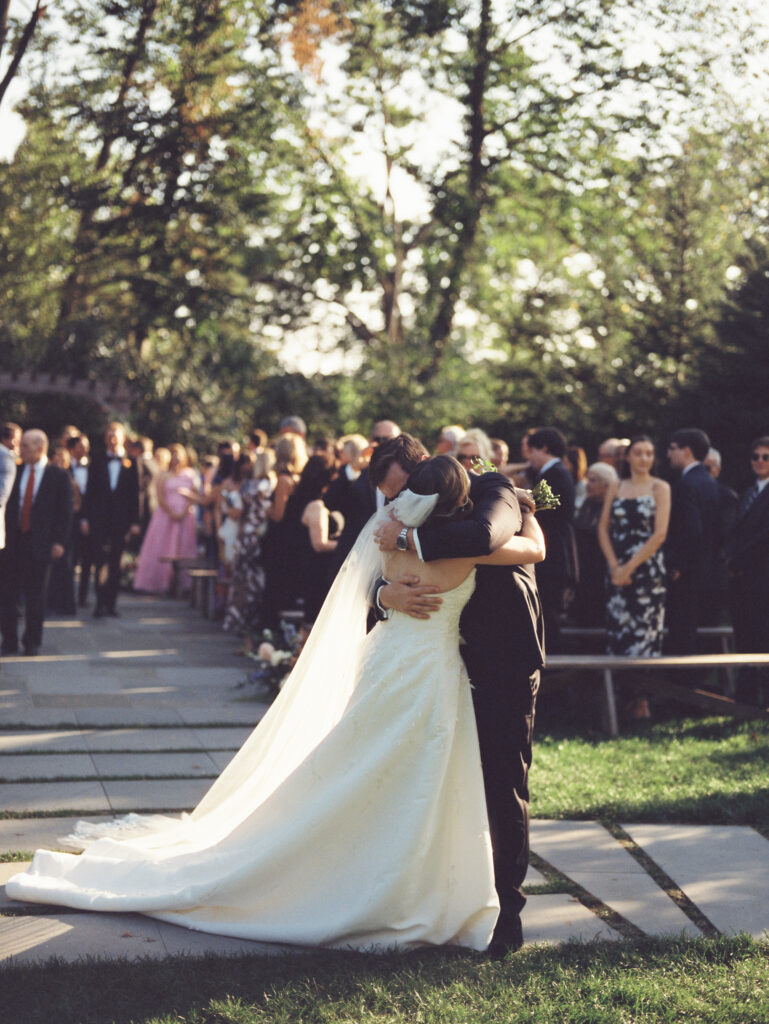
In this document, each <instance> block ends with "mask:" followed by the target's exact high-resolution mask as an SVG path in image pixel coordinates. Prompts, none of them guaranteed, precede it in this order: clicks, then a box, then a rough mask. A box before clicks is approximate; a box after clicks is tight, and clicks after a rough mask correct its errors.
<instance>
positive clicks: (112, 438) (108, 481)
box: [80, 422, 139, 619]
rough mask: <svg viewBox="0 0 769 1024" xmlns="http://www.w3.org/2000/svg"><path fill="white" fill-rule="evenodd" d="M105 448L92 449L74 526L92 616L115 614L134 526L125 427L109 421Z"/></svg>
mask: <svg viewBox="0 0 769 1024" xmlns="http://www.w3.org/2000/svg"><path fill="white" fill-rule="evenodd" d="M104 444H105V449H106V450H105V451H104V452H103V453H101V454H98V455H95V456H94V457H93V459H92V460H91V464H90V466H89V470H88V486H87V488H86V492H85V495H84V496H83V504H82V507H81V509H80V530H81V533H82V534H83V536H86V537H88V539H89V542H90V545H91V559H92V562H93V567H94V574H95V579H96V608H95V609H94V613H93V614H94V618H97V619H98V618H101V617H102V616H104V615H112V616H117V614H118V611H117V598H118V593H119V590H120V571H121V561H122V557H123V548H124V546H125V541H126V535H127V534H129V533H131V534H134V535H135V534H137V533H138V532H139V480H138V477H137V474H136V464H135V463H134V461H133V459H131V458H129V456H128V454H127V452H126V450H125V429H124V427H123V426H122V424H120V423H117V422H113V423H110V424H109V425H108V426H107V429H106V431H105V434H104Z"/></svg>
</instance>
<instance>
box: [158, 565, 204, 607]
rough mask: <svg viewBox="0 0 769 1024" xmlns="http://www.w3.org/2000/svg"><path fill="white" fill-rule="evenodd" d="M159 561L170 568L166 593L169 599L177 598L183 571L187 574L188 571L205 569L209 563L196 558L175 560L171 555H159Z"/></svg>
mask: <svg viewBox="0 0 769 1024" xmlns="http://www.w3.org/2000/svg"><path fill="white" fill-rule="evenodd" d="M160 561H161V562H165V563H166V565H170V566H171V587H170V589H169V591H168V593H169V595H170V596H171V597H179V580H180V574H181V573H182V572H183V571H185V570H186V571H187V572H189V570H190V569H205V568H209V566H210V563H208V562H207V561H205V560H203V559H201V558H199V557H197V556H196V557H195V558H177V557H175V556H173V555H161V556H160Z"/></svg>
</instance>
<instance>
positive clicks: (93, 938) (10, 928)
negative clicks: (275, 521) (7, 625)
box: [0, 595, 769, 961]
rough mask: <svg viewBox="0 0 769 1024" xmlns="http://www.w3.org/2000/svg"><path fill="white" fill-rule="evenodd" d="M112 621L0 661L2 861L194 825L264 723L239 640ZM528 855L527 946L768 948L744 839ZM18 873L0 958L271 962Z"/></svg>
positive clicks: (138, 620) (184, 621) (53, 624)
mask: <svg viewBox="0 0 769 1024" xmlns="http://www.w3.org/2000/svg"><path fill="white" fill-rule="evenodd" d="M121 613H122V614H121V618H120V619H107V620H105V619H100V620H97V621H94V620H92V619H90V618H87V617H82V618H81V617H77V618H73V619H63V618H58V619H54V620H52V621H50V622H49V623H47V624H46V631H45V639H44V646H43V649H42V655H41V656H40V657H38V658H35V659H30V658H24V657H14V658H3V659H2V660H0V809H2V810H4V811H9V812H13V813H14V814H15V815H18V817H12V818H6V819H4V820H0V855H2V856H4V857H5V859H6V860H7V859H8V855H10V854H15V855H17V856H19V855H21V857H22V858H24V857H25V856H26V855H28V854H29V853H30V852H31V851H33V850H34V849H36V848H37V847H40V846H43V847H49V848H57V847H60V845H61V837H62V836H65V835H66V834H67V833H68V832H70V831H71V830H72V828H73V826H74V824H75V822H76V820H78V819H79V818H83V817H85V818H89V819H91V820H96V819H97V818H98V817H100V816H101V817H103V816H104V815H113V814H122V813H125V812H127V811H148V810H149V811H152V810H163V811H171V812H177V811H182V810H189V809H190V808H192V807H193V806H194V805H195V804H196V803H197V801H198V800H199V799H200V798H201V796H202V795H203V794H204V793H205V792H206V790H207V788H208V787H209V786H210V784H211V781H212V779H214V778H215V777H216V776H217V774H218V773H219V772H220V771H221V770H222V769H223V768H224V767H225V766H226V764H227V763H228V762H229V760H230V759H231V758H232V757H233V755H234V753H235V751H236V750H238V748H239V747H240V745H241V744H242V742H243V740H244V739H245V738H246V736H248V734H249V733H250V731H251V729H252V728H253V726H254V725H255V724H256V722H258V720H259V718H260V717H261V715H262V714H263V713H264V710H265V708H264V705H262V704H259V703H258V702H256V701H255V700H254V699H253V696H252V695H251V694H249V692H248V689H247V688H243V687H239V686H238V684H239V683H240V682H241V681H242V680H243V678H244V676H245V673H246V669H247V662H245V661H244V660H243V659H242V658H241V657H239V656H238V655H237V654H236V652H235V647H236V644H235V642H234V641H233V639H232V638H231V637H229V636H227V635H226V634H224V633H223V632H222V631H221V629H220V628H219V627H218V626H214V625H212V624H211V623H209V622H206V621H205V620H203V619H202V618H201V617H200V615H199V613H198V612H196V611H194V610H193V609H190V608H189V607H188V606H187V605H186V604H185V603H184V602H182V601H172V600H169V599H155V598H148V597H139V596H130V595H127V596H124V597H123V598H122V601H121ZM52 815H55V816H52ZM532 850H533V853H534V854H535V855H536V857H535V859H536V861H537V864H538V865H539V866H540V867H541V868H542V871H543V872H544V873H540V872H539V871H537V870H535V869H534V868H533V867H532V868H530V870H529V874H528V876H527V888H528V889H529V891H530V896H529V900H528V903H527V905H526V908H525V910H524V931H525V935H526V941H527V942H548V943H558V942H562V941H565V940H567V939H571V938H578V939H582V940H589V939H594V938H600V939H605V940H616V939H618V938H620V937H622V936H630V937H633V936H639V935H641V934H646V935H686V936H697V935H701V934H702V933H703V932H702V930H701V929H704V931H705V933H706V934H714V931H715V930H716V929H717V930H719V931H721V932H724V933H732V932H737V931H746V932H749V933H750V934H751V935H753V936H755V937H756V938H761V937H766V935H767V929H769V842H767V840H766V839H764V838H763V837H762V836H761V835H759V834H758V833H756V832H754V831H753V830H752V829H749V828H739V827H735V828H726V827H720V826H719V827H712V828H708V827H697V826H673V825H633V824H628V825H624V826H623V831H622V834H620V835H617V834H611V833H610V832H609V831H607V830H606V829H605V828H603V826H601V825H600V824H598V823H596V822H564V821H541V820H535V821H533V823H532ZM23 866H24V861H23V860H22V862H21V863H18V862H17V863H0V886H2V888H0V894H2V895H0V960H7V959H9V958H13V959H15V960H17V961H25V960H40V959H45V958H47V957H50V956H57V957H60V958H62V959H64V960H77V959H79V958H81V957H83V956H87V955H101V956H123V957H129V958H134V957H144V956H151V957H164V956H167V955H169V954H176V953H181V952H190V953H204V952H214V953H222V954H226V953H232V952H241V951H244V950H247V951H256V952H264V953H269V952H274V951H275V950H276V949H277V947H274V946H268V945H264V944H260V943H254V942H247V941H242V940H237V939H228V938H224V937H220V936H213V935H205V934H202V933H199V932H191V931H188V930H187V929H183V928H178V927H175V926H173V925H167V924H163V923H160V922H156V921H153V920H151V919H149V918H143V917H141V916H138V915H112V914H89V913H78V912H75V911H70V910H67V909H66V908H57V907H31V906H30V905H29V904H22V903H15V904H14V903H12V902H10V901H9V900H8V899H7V898H6V897H5V895H4V883H5V881H6V880H7V879H8V878H9V877H10V876H11V875H13V874H15V873H16V872H17V871H19V870H22V869H23ZM543 890H548V891H543ZM674 890H680V891H674ZM674 897H675V899H674Z"/></svg>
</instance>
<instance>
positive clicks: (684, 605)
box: [665, 427, 718, 683]
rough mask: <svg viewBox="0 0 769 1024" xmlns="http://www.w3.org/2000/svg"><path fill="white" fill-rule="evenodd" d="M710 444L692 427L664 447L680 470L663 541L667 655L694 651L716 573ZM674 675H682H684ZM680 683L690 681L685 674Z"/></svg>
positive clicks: (715, 504) (715, 499)
mask: <svg viewBox="0 0 769 1024" xmlns="http://www.w3.org/2000/svg"><path fill="white" fill-rule="evenodd" d="M709 448H710V441H709V439H708V435H707V434H706V433H705V432H704V431H703V430H699V429H697V428H696V427H692V428H685V429H683V430H676V431H675V432H674V433H673V434H672V435H671V437H670V444H669V445H668V461H669V463H670V465H671V467H672V468H673V469H674V470H678V471H679V476H678V477H677V479H676V480H675V481H674V483H673V488H672V506H671V510H670V529H669V531H668V538H667V542H666V544H665V561H666V563H667V569H668V601H667V611H666V619H667V630H668V637H667V640H668V649H669V651H670V653H671V654H696V653H697V627H698V626H699V625H702V621H701V616H702V609H703V598H704V595H705V593H706V592H707V585H708V580H709V579H710V578H712V576H713V574H714V573H715V571H716V544H717V540H718V486H717V485H716V482H715V480H714V479H713V477H712V476H711V475H710V473H709V472H708V470H707V469H706V468H705V466H703V464H702V460H703V459H704V458H705V457H706V455H707V454H708V449H709ZM687 672H688V670H687ZM679 678H681V679H684V677H683V675H682V676H681V677H679ZM684 681H685V682H688V683H694V681H695V680H694V677H693V676H689V675H687V677H686V678H685V679H684Z"/></svg>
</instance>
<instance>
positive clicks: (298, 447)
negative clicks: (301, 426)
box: [268, 431, 308, 523]
mask: <svg viewBox="0 0 769 1024" xmlns="http://www.w3.org/2000/svg"><path fill="white" fill-rule="evenodd" d="M307 458H308V456H307V446H306V444H305V443H304V439H303V438H302V436H301V435H300V434H298V433H295V432H293V431H289V432H287V433H284V434H283V435H282V436H281V437H279V438H278V440H277V441H276V442H275V475H276V477H277V483H276V484H275V492H274V494H273V495H272V507H271V508H270V510H269V512H268V515H269V518H270V519H271V520H272V522H274V523H279V522H280V521H281V519H282V518H283V514H284V512H285V511H286V502H287V501H288V499H289V498H290V497H291V495H292V493H293V491H294V488H295V487H296V485H297V483H298V482H299V476H300V474H301V472H302V470H303V469H304V467H305V466H306V465H307Z"/></svg>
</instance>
